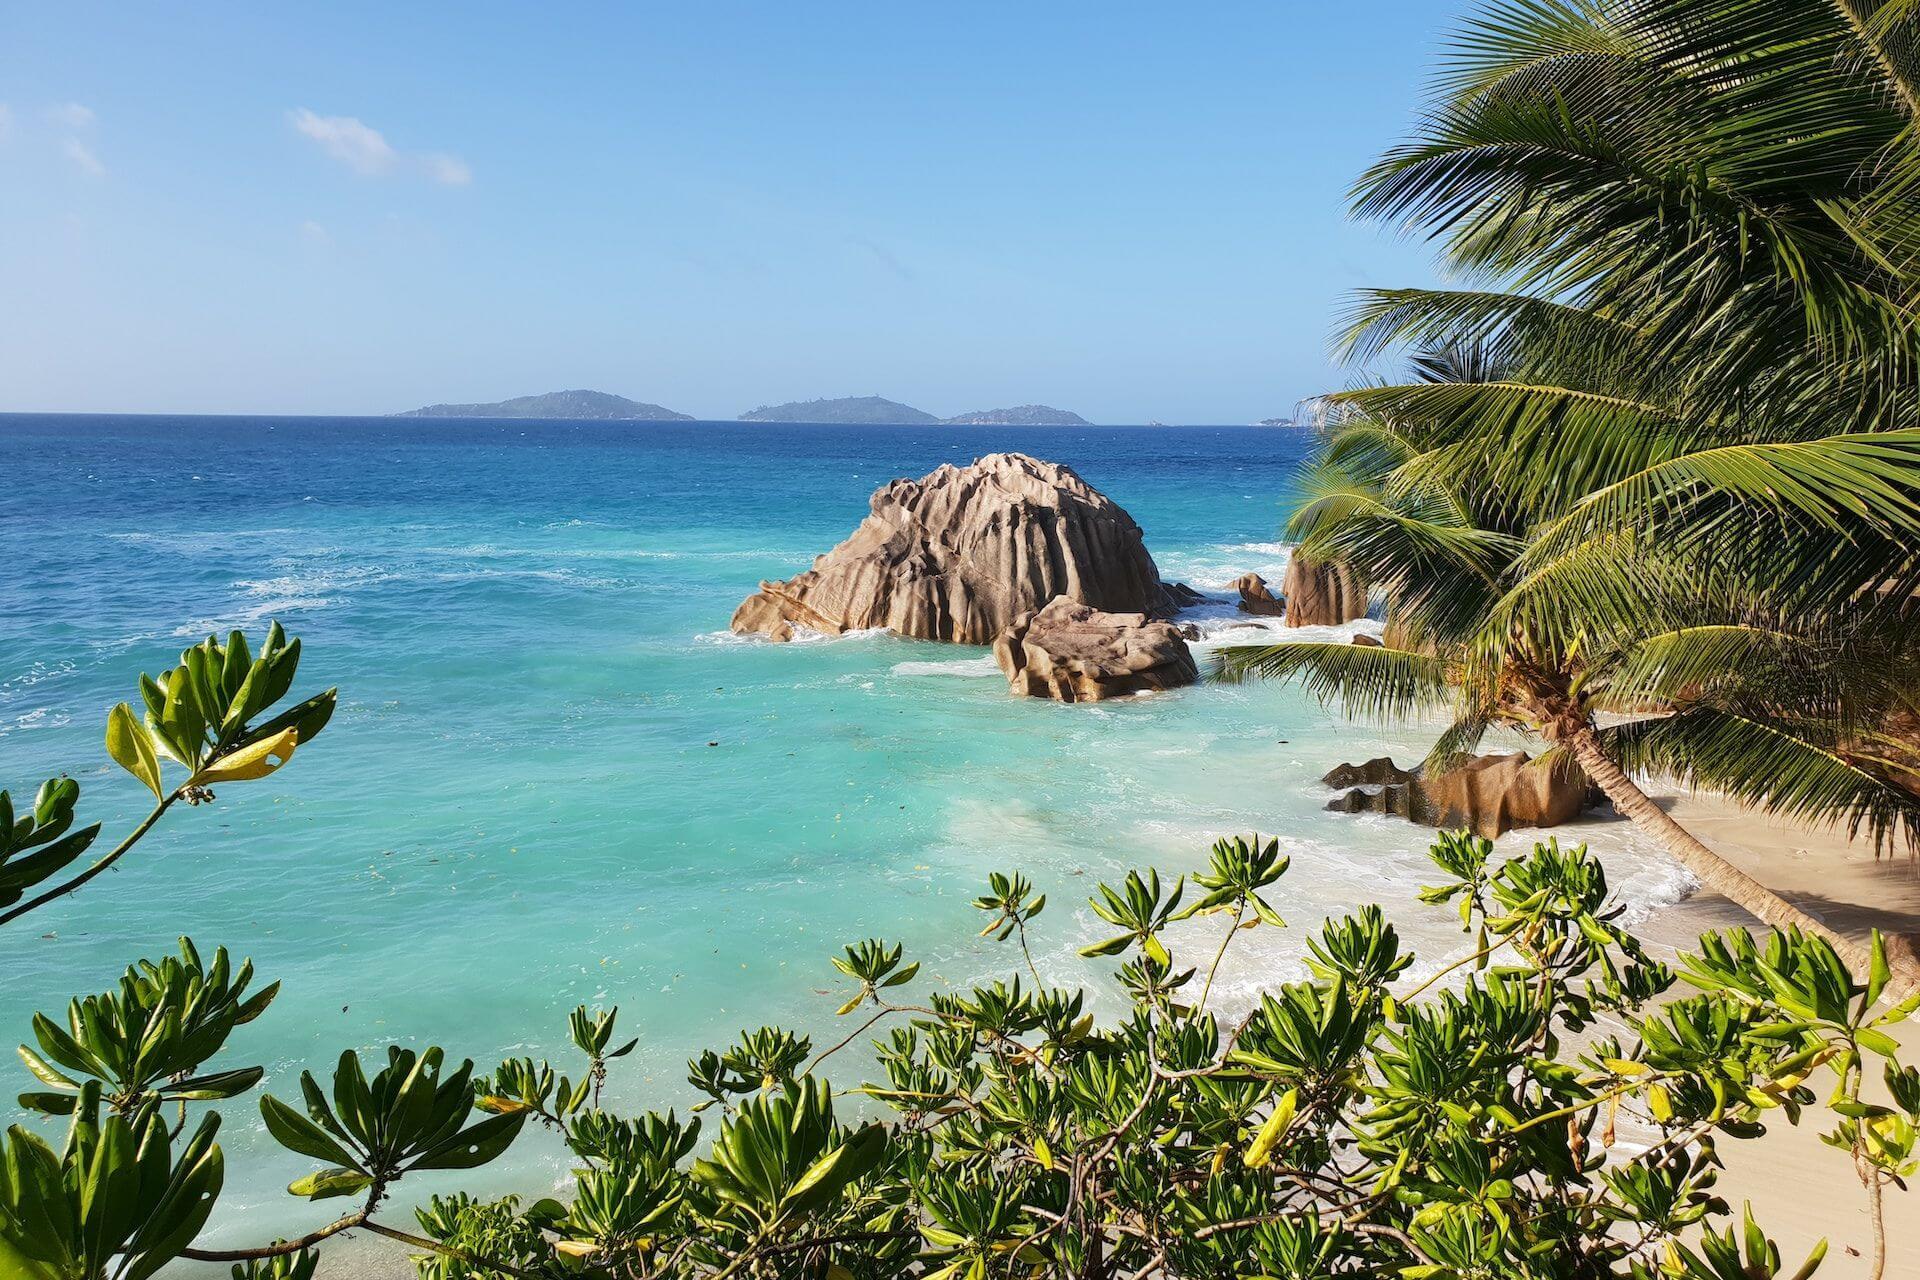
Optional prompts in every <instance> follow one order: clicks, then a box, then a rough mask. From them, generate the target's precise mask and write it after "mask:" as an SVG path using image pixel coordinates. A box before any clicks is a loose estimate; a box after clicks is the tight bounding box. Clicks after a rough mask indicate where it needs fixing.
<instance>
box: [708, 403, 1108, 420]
mask: <svg viewBox="0 0 1920 1280" xmlns="http://www.w3.org/2000/svg"><path fill="white" fill-rule="evenodd" d="M740 421H742V422H836V423H865V424H869V425H881V424H885V425H890V426H899V425H906V426H929V427H931V426H949V427H961V426H995V427H1090V426H1092V425H1093V424H1092V423H1090V422H1088V421H1087V420H1086V419H1085V418H1083V417H1081V416H1080V415H1079V414H1077V413H1068V412H1067V411H1066V410H1065V409H1055V408H1052V407H1051V406H1048V405H1044V404H1023V405H1016V406H1015V407H1014V408H1011V409H979V410H976V411H974V412H973V413H963V414H961V415H960V416H959V417H957V418H940V417H935V416H934V415H933V414H931V413H928V412H927V411H926V410H924V409H916V408H914V407H913V406H912V405H909V404H901V403H900V402H899V401H898V400H888V399H885V398H883V397H881V396H843V397H841V398H840V399H837V400H794V401H792V402H790V403H788V404H772V405H762V406H760V407H759V408H758V409H749V410H747V412H745V413H743V414H741V415H740Z"/></svg>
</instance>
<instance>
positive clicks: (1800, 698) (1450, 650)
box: [1220, 360, 1920, 978]
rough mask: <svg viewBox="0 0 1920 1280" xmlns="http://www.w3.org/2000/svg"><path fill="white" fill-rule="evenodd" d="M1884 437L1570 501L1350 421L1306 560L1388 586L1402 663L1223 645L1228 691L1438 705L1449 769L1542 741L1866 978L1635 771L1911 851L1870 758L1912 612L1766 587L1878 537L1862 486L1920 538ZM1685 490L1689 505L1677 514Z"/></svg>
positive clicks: (1394, 422)
mask: <svg viewBox="0 0 1920 1280" xmlns="http://www.w3.org/2000/svg"><path fill="white" fill-rule="evenodd" d="M1428 363H1429V367H1431V368H1433V369H1434V370H1435V372H1436V373H1440V372H1444V373H1445V374H1446V375H1448V376H1449V377H1452V378H1455V379H1458V378H1460V377H1462V376H1463V374H1464V373H1465V372H1466V370H1463V369H1462V368H1460V367H1459V364H1460V362H1459V361H1458V360H1453V361H1430V362H1428ZM1489 376H1497V375H1496V374H1490V375H1489ZM1435 385H1445V386H1455V385H1464V384H1461V383H1458V382H1451V383H1438V384H1435ZM1373 398H1375V397H1372V396H1367V397H1356V399H1373ZM1872 439H1873V442H1874V445H1875V451H1874V452H1871V453H1868V454H1865V455H1864V456H1850V455H1849V452H1848V451H1849V449H1850V448H1851V447H1852V444H1851V442H1847V441H1845V438H1838V439H1833V440H1820V441H1814V442H1809V443H1806V444H1798V445H1793V446H1788V447H1785V448H1780V447H1778V446H1755V447H1754V448H1752V449H1750V450H1742V449H1740V448H1739V447H1735V448H1724V447H1715V448H1703V449H1698V450H1694V451H1691V452H1688V453H1685V454H1682V455H1680V456H1679V457H1677V458H1676V459H1674V460H1673V462H1671V463H1662V464H1660V465H1658V466H1656V467H1653V468H1648V469H1647V470H1646V471H1645V472H1643V473H1641V474H1639V475H1637V476H1635V477H1631V478H1629V479H1628V480H1627V481H1624V482H1620V483H1618V484H1615V485H1608V486H1605V487H1603V488H1598V489H1595V490H1593V491H1591V492H1589V493H1587V494H1584V495H1582V496H1581V498H1579V499H1577V500H1575V501H1574V502H1571V503H1561V502H1559V501H1558V500H1557V499H1554V498H1552V497H1550V496H1549V497H1546V498H1543V497H1541V496H1540V495H1538V494H1534V493H1531V492H1528V491H1526V490H1525V489H1521V488H1516V487H1515V486H1512V485H1508V484H1504V483H1502V482H1500V481H1499V480H1498V479H1496V478H1495V477H1497V476H1498V475H1499V473H1500V467H1499V460H1498V457H1497V454H1498V451H1499V449H1500V447H1501V446H1500V442H1498V441H1493V440H1488V441H1475V440H1473V439H1471V438H1466V439H1462V438H1458V437H1455V436H1451V435H1449V434H1448V433H1444V432H1438V431H1434V430H1433V429H1431V428H1429V427H1428V426H1427V424H1425V423H1422V422H1420V421H1418V420H1413V419H1406V418H1397V419H1396V418H1383V417H1380V416H1374V415H1369V416H1366V417H1361V418H1356V419H1352V420H1349V421H1348V422H1346V423H1344V424H1342V425H1340V426H1339V427H1336V428H1334V430H1333V431H1332V433H1331V435H1330V437H1329V439H1328V441H1327V443H1326V446H1325V448H1324V450H1323V453H1322V458H1321V461H1320V463H1319V465H1318V467H1317V468H1316V469H1315V470H1314V471H1313V472H1312V473H1311V474H1310V476H1309V478H1308V481H1307V486H1308V500H1307V501H1306V502H1305V503H1304V505H1303V506H1302V507H1301V508H1300V510H1299V511H1298V512H1297V513H1296V515H1295V516H1294V518H1293V520H1292V522H1291V524H1290V527H1289V533H1290V536H1292V537H1294V538H1295V539H1297V540H1298V541H1299V544H1300V547H1299V550H1300V552H1301V553H1303V554H1309V555H1312V556H1314V557H1316V558H1326V559H1337V560H1344V561H1346V562H1348V563H1350V564H1353V565H1355V566H1357V567H1358V568H1360V569H1361V570H1362V571H1363V572H1364V573H1365V574H1366V575H1367V576H1368V578H1369V579H1370V580H1372V581H1373V582H1375V583H1377V584H1378V585H1380V586H1381V587H1382V588H1383V589H1384V591H1385V594H1386V597H1387V599H1388V601H1389V606H1388V614H1387V619H1388V643H1387V644H1386V645H1385V646H1381V647H1374V646H1356V645H1349V644H1337V643H1321V644H1307V643H1302V644H1290V643H1289V644H1277V645H1270V646H1262V647H1239V648H1231V649H1227V650H1225V651H1223V652H1222V653H1221V655H1220V661H1221V663H1222V668H1223V671H1224V673H1225V674H1226V675H1228V676H1230V677H1236V678H1243V677H1247V676H1266V677H1277V678H1300V679H1302V680H1304V681H1305V682H1306V683H1307V685H1308V687H1309V689H1310V690H1311V691H1312V692H1314V693H1315V694H1317V695H1318V696H1320V697H1322V698H1324V699H1328V700H1331V701H1337V702H1339V703H1340V704H1342V705H1343V706H1344V707H1345V708H1346V709H1347V710H1348V711H1349V712H1352V713H1356V714H1362V715H1371V716H1375V717H1381V718H1408V717H1412V716H1416V715H1421V714H1426V713H1430V712H1432V711H1434V710H1436V709H1442V708H1444V709H1447V710H1448V711H1450V713H1451V716H1452V720H1451V723H1450V724H1449V725H1448V727H1447V728H1446V729H1445V730H1444V731H1443V732H1442V733H1441V735H1440V737H1439V740H1438V741H1437V743H1436V744H1435V746H1434V748H1433V751H1432V753H1431V755H1430V757H1429V763H1430V764H1431V765H1433V766H1436V767H1444V765H1445V764H1446V763H1447V762H1448V761H1449V760H1451V759H1452V758H1454V757H1456V756H1458V755H1460V754H1462V753H1466V752H1469V751H1471V750H1472V749H1473V748H1474V747H1475V746H1476V745H1477V744H1478V743H1479V741H1480V740H1481V738H1482V737H1484V735H1485V734H1486V733H1487V732H1488V731H1490V730H1492V729H1495V728H1508V729H1518V730H1521V731H1523V732H1526V733H1530V734H1533V735H1535V736H1537V737H1539V738H1540V739H1542V740H1544V741H1545V742H1546V743H1548V744H1549V745H1550V747H1551V748H1552V749H1553V750H1552V751H1551V752H1550V753H1549V754H1550V756H1552V757H1557V758H1558V760H1559V761H1560V762H1564V761H1565V760H1566V759H1567V758H1569V757H1570V758H1571V759H1572V760H1574V761H1577V762H1578V764H1579V765H1580V767H1581V768H1582V769H1583V770H1584V771H1585V773H1586V775H1587V777H1589V778H1590V779H1591V780H1592V781H1593V782H1594V783H1595V784H1596V785H1598V786H1599V787H1600V788H1601V789H1602V790H1603V791H1604V792H1606V794H1607V795H1608V797H1609V798H1610V799H1612V801H1613V802H1614V804H1615V806H1616V807H1617V809H1618V810H1619V812H1620V813H1621V814H1622V815H1623V816H1625V817H1627V818H1629V819H1631V820H1632V821H1634V822H1635V823H1636V824H1638V825H1640V826H1641V827H1643V828H1644V829H1646V830H1648V831H1649V832H1651V833H1652V834H1653V835H1655V836H1656V837H1657V838H1658V839H1659V840H1660V841H1661V843H1662V844H1663V845H1664V846H1665V847H1666V848H1667V849H1668V850H1669V851H1670V852H1672V853H1673V855H1674V856H1675V857H1676V858H1678V859H1679V860H1680V861H1681V862H1682V863H1683V864H1684V865H1686V866H1687V867H1688V868H1689V869H1690V870H1691V871H1693V872H1694V873H1695V874H1696V875H1697V876H1698V877H1699V878H1700V879H1701V880H1702V881H1703V882H1704V883H1706V884H1707V885H1708V886H1709V887H1711V888H1713V889H1715V890H1716V891H1718V892H1720V893H1722V894H1724V895H1725V896H1726V897H1728V898H1729V899H1731V900H1733V901H1734V902H1736V903H1739V904H1740V905H1741V906H1742V907H1744V908H1746V909H1747V910H1748V911H1750V912H1751V913H1752V914H1753V915H1755V916H1757V917H1758V918H1760V919H1761V920H1763V921H1765V922H1767V923H1769V924H1773V925H1778V926H1781V927H1785V926H1787V925H1790V924H1793V925H1799V926H1800V927H1801V928H1803V929H1807V930H1810V931H1812V932H1815V933H1819V934H1821V935H1822V936H1825V937H1827V938H1828V939H1829V940H1830V941H1832V942H1833V943H1834V944H1835V946H1836V947H1838V948H1840V949H1841V952H1842V954H1843V955H1844V956H1846V957H1847V958H1848V960H1849V961H1850V962H1851V963H1856V964H1859V965H1861V966H1865V965H1866V964H1867V963H1868V961H1869V956H1868V954H1867V952H1866V951H1865V949H1864V948H1861V947H1858V946H1857V945H1855V944H1854V943H1852V942H1851V941H1849V940H1847V939H1845V938H1841V937H1838V936H1836V935H1834V934H1833V933H1832V931H1831V930H1828V929H1826V928H1825V927H1824V926H1822V925H1821V924H1819V922H1818V921H1816V920H1814V919H1813V918H1811V917H1810V916H1808V915H1807V913H1806V912H1804V911H1802V910H1800V909H1799V908H1797V907H1795V906H1793V905H1792V904H1791V903H1789V902H1787V901H1786V900H1785V899H1782V898H1781V897H1779V896H1778V895H1777V894H1774V893H1773V892H1772V891H1770V890H1768V889H1767V888H1766V887H1765V886H1763V885H1761V884H1759V883H1758V882H1757V881H1755V880H1753V879H1752V878H1751V877H1749V876H1747V875H1746V874H1745V873H1744V872H1742V871H1740V870H1739V869H1738V868H1736V867H1734V866H1733V865H1732V864H1730V863H1728V862H1727V861H1725V860H1724V859H1723V858H1721V857H1720V856H1719V855H1717V854H1715V853H1714V852H1713V851H1712V850H1711V849H1709V848H1708V847H1707V846H1706V845H1704V844H1703V843H1701V842H1700V841H1699V840H1698V839H1696V838H1695V837H1694V836H1693V835H1692V834H1691V833H1689V832H1687V831H1686V830H1685V829H1684V828H1682V827H1681V826H1680V825H1679V824H1678V823H1676V822H1675V821H1674V820H1673V819H1672V818H1671V817H1670V816H1668V815H1667V813H1666V812H1665V811H1664V810H1662V809H1661V808H1660V807H1659V806H1658V805H1656V804H1655V803H1654V802H1653V801H1652V799H1651V798H1650V797H1648V796H1647V794H1646V793H1645V792H1644V791H1642V790H1641V789H1640V787H1639V785H1638V784H1636V783H1635V782H1634V781H1633V777H1632V774H1633V773H1634V772H1658V773H1663V774H1667V775H1671V776H1674V777H1677V778H1679V779H1680V780H1682V781H1684V782H1686V783H1688V784H1691V785H1695V786H1706V787H1714V788H1719V789H1723V790H1726V791H1728V792H1729V793H1731V794H1732V795H1734V796H1735V797H1736V798H1737V799H1739V800H1741V801H1742V802H1745V803H1748V804H1752V805H1755V806H1758V807H1760V808H1763V809H1766V810H1768V811H1770V812H1774V813H1780V814H1786V815H1791V816H1795V817H1799V818H1803V819H1809V820H1815V821H1819V820H1839V821H1843V822H1845V823H1847V824H1848V825H1849V827H1850V829H1851V830H1854V831H1860V830H1865V831H1867V832H1869V833H1870V834H1871V835H1872V837H1873V838H1874V839H1876V840H1877V841H1882V842H1893V841H1898V840H1905V841H1906V842H1908V843H1910V844H1911V843H1913V842H1914V841H1916V840H1920V793H1916V792H1915V791H1913V790H1909V789H1907V788H1906V787H1904V786H1902V785H1901V784H1900V781H1899V777H1900V773H1899V771H1900V768H1901V766H1900V764H1899V762H1898V761H1897V760H1896V759H1894V758H1893V757H1892V756H1891V755H1890V754H1889V753H1886V752H1881V751H1877V750H1876V749H1875V748H1874V747H1873V746H1872V744H1871V742H1870V734H1871V730H1872V728H1873V727H1874V726H1877V725H1879V724H1881V723H1883V722H1884V720H1885V719H1886V718H1887V717H1888V716H1889V715H1891V714H1892V713H1893V712H1894V711H1896V710H1898V709H1902V708H1907V707H1911V706H1913V705H1914V702H1913V691H1914V690H1915V689H1920V642H1917V637H1916V635H1915V632H1914V629H1913V628H1912V626H1911V625H1910V624H1909V620H1908V619H1907V618H1906V617H1905V616H1904V612H1903V610H1901V609H1900V608H1898V607H1896V606H1894V605H1893V604H1891V603H1890V602H1889V601H1888V600H1887V599H1886V598H1885V597H1881V596H1879V595H1872V596H1867V597H1862V598H1860V599H1859V600H1858V601H1857V602H1856V603H1855V605H1854V607H1852V608H1845V607H1840V606H1837V605H1832V604H1829V605H1828V607H1826V608H1823V609H1820V610H1815V609H1812V608H1807V607H1804V605H1805V604H1806V600H1805V599H1804V598H1803V597H1805V596H1807V595H1808V594H1809V593H1808V592H1806V591H1803V590H1802V589H1801V588H1800V587H1799V586H1798V585H1797V584H1796V583H1794V582H1791V581H1786V580H1783V581H1781V582H1780V583H1778V584H1776V585H1777V587H1778V588H1779V589H1777V590H1769V589H1767V585H1768V584H1766V583H1765V582H1764V581H1756V580H1755V571H1756V570H1758V569H1761V568H1762V567H1763V566H1764V565H1765V564H1767V563H1770V562H1772V563H1779V564H1782V565H1788V564H1792V563H1794V562H1795V560H1796V558H1797V557H1799V558H1810V557H1811V556H1812V555H1814V554H1816V553H1818V551H1819V549H1820V548H1821V547H1822V546H1823V544H1824V542H1825V539H1824V538H1823V536H1822V518H1831V519H1834V520H1840V519H1842V518H1843V517H1845V518H1849V519H1848V522H1849V523H1851V522H1852V520H1854V519H1857V520H1859V521H1861V522H1872V521H1879V520H1880V517H1879V516H1878V515H1876V514H1875V513H1873V512H1872V511H1870V510H1863V509H1861V507H1859V506H1857V505H1855V504H1854V503H1853V502H1852V501H1851V495H1854V494H1857V493H1859V492H1862V491H1865V490H1871V489H1878V490H1882V491H1884V492H1886V493H1890V494H1893V495H1896V496H1897V497H1898V498H1899V499H1900V501H1902V502H1904V503H1905V504H1907V506H1908V507H1909V510H1908V512H1907V514H1906V515H1905V516H1904V517H1903V518H1902V519H1901V520H1898V521H1886V522H1884V523H1885V524H1886V525H1887V526H1888V527H1887V528H1886V529H1885V530H1884V531H1883V534H1882V536H1883V537H1884V538H1886V539H1888V540H1891V539H1892V538H1893V537H1895V536H1899V535H1898V534H1897V532H1896V530H1897V528H1901V527H1904V528H1905V529H1907V530H1908V531H1909V532H1908V533H1907V534H1906V536H1909V537H1914V536H1920V532H1915V531H1920V507H1915V506H1914V505H1913V504H1914V503H1915V501H1916V500H1920V432H1916V431H1904V432H1899V433H1887V434H1883V435H1880V436H1876V437H1872ZM1767 450H1774V452H1772V453H1771V454H1768V453H1767V452H1765V451H1767ZM1723 471H1724V472H1731V473H1734V474H1733V478H1732V479H1731V480H1730V481H1729V482H1728V483H1727V484H1725V485H1724V486H1723V487H1722V488H1720V489H1719V490H1717V491H1716V493H1715V497H1716V498H1717V499H1718V500H1719V501H1718V503H1717V504H1714V503H1709V504H1705V505H1708V506H1717V514H1716V515H1715V516H1714V517H1713V518H1710V519H1700V518H1699V515H1700V513H1699V512H1697V511H1696V510H1695V507H1696V506H1697V505H1700V504H1697V503H1696V502H1695V500H1694V495H1695V493H1696V486H1695V485H1694V484H1693V483H1691V482H1681V480H1680V478H1681V477H1683V476H1688V475H1694V476H1698V475H1714V474H1717V473H1719V472H1723ZM1742 474H1745V475H1746V477H1747V479H1746V483H1745V486H1744V489H1745V491H1747V492H1751V491H1753V490H1757V489H1760V488H1764V487H1766V486H1768V485H1783V484H1784V485H1790V486H1792V487H1794V488H1795V489H1797V490H1800V491H1803V493H1804V496H1805V499H1806V501H1805V504H1804V506H1803V507H1802V508H1800V509H1794V510H1787V511H1780V510H1776V509H1770V508H1768V507H1767V506H1766V505H1765V504H1757V503H1753V502H1749V501H1743V500H1742V493H1743V487H1742V485H1741V483H1740V477H1741V475H1742ZM1676 489H1678V490H1682V491H1684V492H1685V493H1686V494H1687V498H1688V500H1687V501H1686V502H1684V503H1675V502H1674V501H1672V495H1673V493H1674V491H1675V490H1676ZM1636 491H1639V492H1636ZM1830 495H1840V497H1839V499H1838V500H1837V501H1834V500H1830ZM1756 508H1757V509H1756ZM1729 542H1733V543H1738V542H1746V543H1748V544H1751V545H1755V546H1759V547H1762V549H1763V550H1764V553H1765V554H1764V555H1760V556H1756V557H1754V558H1753V562H1752V563H1751V564H1743V563H1741V562H1740V561H1738V560H1736V559H1734V558H1733V557H1730V556H1727V555H1725V554H1723V552H1724V550H1725V544H1726V543H1729ZM1796 547H1797V548H1799V550H1797V551H1796V550H1794V548H1796ZM1543 763H1545V762H1543ZM1548 767H1551V765H1548ZM1914 777H1915V781H1920V775H1914ZM1909 977H1912V978H1920V973H1914V974H1910V975H1909Z"/></svg>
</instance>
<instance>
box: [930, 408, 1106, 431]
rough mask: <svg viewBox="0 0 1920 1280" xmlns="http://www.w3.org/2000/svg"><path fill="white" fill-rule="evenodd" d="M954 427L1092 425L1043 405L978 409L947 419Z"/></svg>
mask: <svg viewBox="0 0 1920 1280" xmlns="http://www.w3.org/2000/svg"><path fill="white" fill-rule="evenodd" d="M946 422H947V424H948V425H949V426H956V427H972V426H979V427H1090V426H1092V425H1093V424H1092V423H1091V422H1088V421H1087V420H1086V419H1085V418H1083V417H1081V416H1080V415H1079V414H1077V413H1069V412H1067V411H1066V410H1065V409H1055V408H1053V407H1051V406H1050V405H1044V404H1022V405H1015V406H1014V407H1013V408H1011V409H980V410H976V411H975V412H973V413H963V414H961V415H960V416H959V417H957V418H948V419H946Z"/></svg>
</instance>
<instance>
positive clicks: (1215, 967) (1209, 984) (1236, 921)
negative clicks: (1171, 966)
mask: <svg viewBox="0 0 1920 1280" xmlns="http://www.w3.org/2000/svg"><path fill="white" fill-rule="evenodd" d="M1246 910H1247V904H1246V901H1245V900H1244V899H1243V900H1241V901H1240V902H1237V903H1235V904H1234V908H1233V927H1232V928H1230V929H1228V930H1227V936H1226V937H1224V938H1222V939H1220V949H1219V950H1218V951H1215V952H1214V953H1213V963H1212V964H1211V965H1209V966H1208V967H1207V981H1206V983H1205V985H1203V986H1202V987H1201V988H1200V1003H1199V1004H1197V1005H1195V1006H1194V1014H1195V1015H1196V1016H1197V1015H1199V1014H1202V1013H1205V1012H1206V1011H1207V997H1208V996H1209V995H1211V994H1212V993H1213V975H1214V974H1216V973H1218V972H1220V961H1221V960H1222V959H1224V958H1225V957H1226V954H1227V944H1228V943H1229V942H1232V941H1233V935H1234V934H1236V933H1238V932H1240V918H1241V916H1243V915H1244V914H1246Z"/></svg>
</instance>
